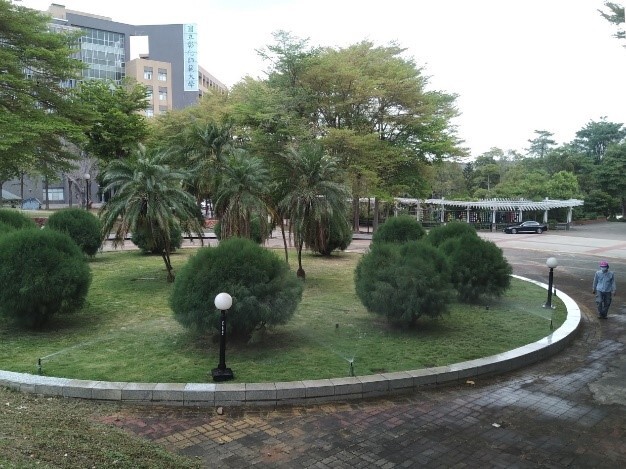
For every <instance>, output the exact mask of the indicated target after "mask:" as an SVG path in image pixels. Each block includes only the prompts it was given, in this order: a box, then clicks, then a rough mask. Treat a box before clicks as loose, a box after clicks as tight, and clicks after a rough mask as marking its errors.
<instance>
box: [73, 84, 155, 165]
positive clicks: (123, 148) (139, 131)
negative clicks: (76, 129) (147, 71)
mask: <svg viewBox="0 0 626 469" xmlns="http://www.w3.org/2000/svg"><path fill="white" fill-rule="evenodd" d="M78 97H79V99H80V100H81V101H82V102H83V103H84V104H85V105H87V106H88V107H89V108H90V109H91V110H92V111H93V115H92V119H91V120H90V123H89V124H90V125H89V127H88V129H87V131H86V137H87V142H86V145H85V147H84V149H85V151H87V152H88V153H89V154H90V155H92V156H95V157H96V158H98V159H99V160H100V161H102V162H103V163H104V164H106V163H108V162H110V161H113V160H117V159H121V158H125V157H127V156H128V155H130V154H131V153H132V152H134V151H136V150H137V148H138V145H139V144H140V143H142V142H144V141H145V139H146V138H147V136H148V133H149V130H148V123H147V121H146V118H145V117H144V116H143V115H141V114H140V111H142V110H144V109H145V108H146V104H147V97H148V92H147V88H146V87H145V86H144V85H142V84H139V83H136V82H133V81H124V82H123V83H121V84H117V83H115V82H113V81H102V80H88V81H85V82H82V83H81V85H80V88H79V92H78Z"/></svg>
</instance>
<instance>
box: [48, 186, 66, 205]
mask: <svg viewBox="0 0 626 469" xmlns="http://www.w3.org/2000/svg"><path fill="white" fill-rule="evenodd" d="M48 200H49V201H50V202H58V201H62V200H65V197H64V196H63V188H62V187H61V188H55V189H48Z"/></svg>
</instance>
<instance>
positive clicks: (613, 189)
mask: <svg viewBox="0 0 626 469" xmlns="http://www.w3.org/2000/svg"><path fill="white" fill-rule="evenodd" d="M625 174H626V143H622V144H621V145H614V146H611V147H610V148H609V149H608V150H607V152H606V156H605V157H604V159H603V161H602V164H601V165H600V166H599V167H598V168H597V170H596V174H595V176H596V178H597V186H598V188H600V189H601V190H602V191H604V192H605V193H607V194H609V195H611V196H612V197H613V198H614V199H615V200H616V201H617V202H618V203H619V204H620V206H621V211H622V215H626V178H625V177H624V175H625Z"/></svg>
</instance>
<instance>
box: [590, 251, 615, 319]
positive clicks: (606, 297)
mask: <svg viewBox="0 0 626 469" xmlns="http://www.w3.org/2000/svg"><path fill="white" fill-rule="evenodd" d="M593 293H594V295H596V304H597V305H598V317H599V318H601V319H606V316H607V314H608V313H609V306H611V299H612V297H613V295H615V275H614V274H613V272H609V263H608V262H607V261H601V262H600V270H598V271H597V272H596V273H595V275H594V276H593Z"/></svg>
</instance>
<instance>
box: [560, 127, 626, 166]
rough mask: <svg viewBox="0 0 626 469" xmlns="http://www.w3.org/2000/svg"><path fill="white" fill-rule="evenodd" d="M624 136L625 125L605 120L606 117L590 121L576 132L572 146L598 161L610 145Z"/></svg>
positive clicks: (625, 131)
mask: <svg viewBox="0 0 626 469" xmlns="http://www.w3.org/2000/svg"><path fill="white" fill-rule="evenodd" d="M624 138H626V127H624V124H621V123H617V122H607V120H606V118H602V119H600V120H599V121H590V122H589V123H587V125H585V127H583V128H582V129H580V130H579V131H578V132H576V138H575V139H574V141H573V142H572V144H573V145H574V147H575V148H576V149H577V150H578V151H580V152H582V153H584V154H585V155H586V156H588V157H590V158H592V159H593V161H594V162H595V163H599V162H600V161H601V160H602V158H603V157H604V154H605V153H606V151H607V149H608V148H609V146H611V145H615V144H618V143H620V142H622V141H623V140H624Z"/></svg>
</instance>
